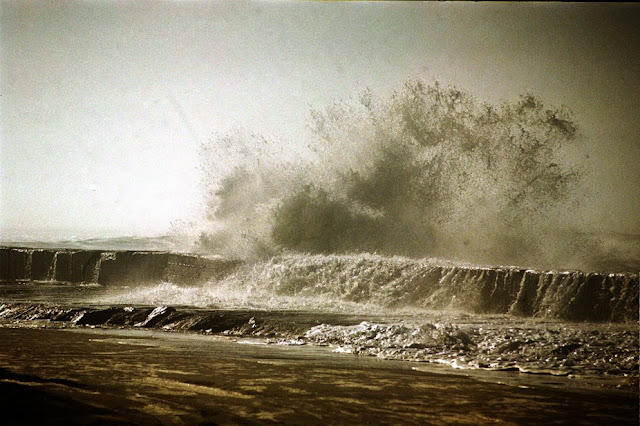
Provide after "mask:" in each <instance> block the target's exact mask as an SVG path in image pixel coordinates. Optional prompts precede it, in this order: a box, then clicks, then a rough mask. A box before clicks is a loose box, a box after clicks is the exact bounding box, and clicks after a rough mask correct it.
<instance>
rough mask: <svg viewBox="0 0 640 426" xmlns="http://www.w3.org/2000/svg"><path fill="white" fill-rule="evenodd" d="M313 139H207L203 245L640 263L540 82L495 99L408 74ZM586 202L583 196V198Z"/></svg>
mask: <svg viewBox="0 0 640 426" xmlns="http://www.w3.org/2000/svg"><path fill="white" fill-rule="evenodd" d="M311 118H312V120H311V122H310V126H309V127H310V129H311V131H312V133H311V134H310V135H306V136H305V141H306V145H308V147H309V150H308V151H307V152H305V153H300V152H298V151H299V150H298V151H296V152H293V151H288V150H287V148H286V147H287V146H293V145H295V146H298V145H300V144H293V145H289V144H283V143H280V142H279V141H277V140H275V139H270V138H268V137H262V136H260V135H256V134H252V133H249V132H241V131H238V132H235V133H233V134H229V135H219V136H217V137H215V138H213V139H211V140H210V141H209V142H208V143H206V144H205V145H204V146H203V148H202V150H201V154H202V155H201V157H202V167H203V172H204V175H205V180H204V188H205V190H206V200H207V220H208V224H209V225H208V228H207V229H205V231H204V232H203V233H202V235H201V237H200V240H199V243H200V246H199V247H200V249H201V250H204V251H211V252H214V253H220V254H226V255H230V256H232V257H240V258H245V259H261V258H262V259H264V258H268V257H271V256H273V255H276V254H279V253H282V252H283V251H286V250H293V251H298V252H306V253H323V254H329V253H353V252H377V253H381V254H385V255H404V256H411V257H425V256H428V257H433V256H436V257H441V258H455V259H462V260H464V261H469V262H474V263H484V264H521V265H524V266H526V267H535V268H539V269H557V268H575V269H583V270H589V269H596V268H597V269H609V270H610V271H611V270H612V269H615V271H620V272H630V271H634V272H636V271H637V269H639V267H640V258H639V257H638V255H637V252H633V251H627V252H624V253H622V252H620V253H613V252H612V251H610V250H609V251H607V249H605V246H604V243H603V241H602V240H601V238H600V237H599V236H596V235H595V234H594V233H593V232H589V230H588V229H589V228H588V227H586V225H585V224H584V223H583V222H582V219H581V217H580V214H579V211H580V208H579V205H580V204H581V203H583V202H584V201H585V200H582V199H581V192H580V191H579V188H580V187H579V184H580V181H581V177H582V176H583V174H584V173H586V171H585V170H584V168H583V167H582V166H581V164H582V160H583V157H580V155H578V154H576V153H580V152H581V149H580V146H581V145H580V141H581V138H582V136H581V134H580V132H579V128H578V125H577V123H576V122H575V120H574V118H573V116H572V114H571V113H570V112H569V111H568V110H566V108H563V107H561V108H555V107H549V106H547V105H545V104H544V103H543V101H542V100H540V99H539V98H537V97H535V96H533V95H530V94H527V95H523V96H521V97H520V98H519V99H517V100H515V101H510V102H504V103H502V104H500V105H491V104H488V103H485V102H482V101H480V100H478V99H476V98H474V97H473V96H472V95H471V94H470V93H468V92H465V91H464V90H460V89H458V88H455V87H443V86H441V85H439V84H438V83H434V84H426V83H425V82H423V81H421V80H409V81H407V82H406V83H405V84H404V86H402V87H401V88H399V89H398V90H396V91H395V92H394V93H393V94H392V95H391V96H390V97H387V98H384V97H383V98H377V97H376V96H374V95H373V94H372V93H371V91H369V90H365V91H364V92H363V93H362V94H361V96H359V98H358V99H355V100H345V101H336V102H335V103H334V104H332V105H330V106H328V107H327V108H326V109H324V110H316V111H313V112H312V114H311ZM583 205H584V204H583Z"/></svg>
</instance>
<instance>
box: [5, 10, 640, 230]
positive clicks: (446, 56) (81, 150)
mask: <svg viewBox="0 0 640 426" xmlns="http://www.w3.org/2000/svg"><path fill="white" fill-rule="evenodd" d="M0 5H1V8H0V34H1V39H0V43H1V45H0V55H1V56H0V240H2V239H7V238H11V239H16V238H18V239H19V238H24V239H32V238H71V237H78V236H83V237H106V236H122V235H159V234H163V233H166V232H169V231H170V230H171V229H173V228H174V227H175V224H176V223H181V222H184V221H186V222H189V221H190V220H191V219H193V218H194V217H196V216H197V215H198V212H199V211H200V209H201V207H200V205H201V201H202V187H201V185H200V181H201V175H200V169H199V167H200V162H199V158H198V148H199V146H201V145H202V144H203V143H205V142H207V141H210V140H212V139H213V140H215V137H216V135H220V134H225V133H227V132H231V131H234V130H235V129H245V130H247V131H249V132H256V133H261V134H264V135H269V136H271V135H275V136H274V137H276V138H278V140H281V141H283V142H282V143H283V144H284V145H285V146H289V147H290V148H291V149H292V150H293V149H295V148H296V146H299V145H301V144H304V141H305V138H306V137H307V132H308V128H307V127H308V126H307V125H308V123H309V111H310V110H311V109H322V108H323V107H325V106H327V105H329V104H330V103H331V102H332V101H334V100H336V99H345V98H348V97H350V96H354V95H357V94H358V93H359V92H361V91H362V90H364V89H365V88H367V87H368V88H370V89H371V90H372V91H373V92H374V93H379V94H385V93H386V94H388V93H391V92H392V91H393V90H394V89H395V88H399V87H400V86H401V85H402V82H403V81H404V80H405V79H407V78H423V79H425V80H427V81H433V80H438V81H440V82H441V83H443V84H451V85H455V86H457V87H460V88H462V89H465V90H467V91H469V92H471V93H472V94H473V95H475V96H476V97H477V98H478V99H481V100H487V101H490V102H500V101H502V100H513V99H515V98H517V96H519V95H521V94H524V93H527V92H531V93H534V94H536V95H538V96H539V97H540V98H542V99H543V100H544V101H546V102H547V103H549V104H551V105H556V106H560V105H565V106H567V107H568V108H569V109H571V110H572V111H573V112H574V115H575V119H576V122H577V123H578V125H579V126H580V128H581V129H582V134H583V135H584V146H583V148H582V150H583V154H584V159H585V160H584V161H585V165H586V169H587V171H588V175H587V178H586V182H585V186H584V188H583V189H582V190H583V191H585V194H586V199H587V200H588V202H587V203H586V209H587V216H588V219H589V221H590V223H592V226H593V227H594V229H596V230H604V231H618V232H633V233H640V166H639V164H640V140H639V135H640V114H639V112H640V72H638V70H640V52H639V50H640V25H638V22H640V7H639V6H637V5H635V4H614V5H612V4H571V3H552V4H549V3H533V4H531V3H529V4H525V3H508V4H504V3H488V4H485V3H442V2H435V3H395V2H371V3H360V2H356V3H351V2H335V3H334V2H327V3H325V2H271V1H258V2H223V1H209V2H197V1H176V2H153V1H151V2H127V1H117V2H109V1H47V2H44V1H42V2H40V1H19V0H18V1H13V0H12V1H2V2H1V3H0ZM223 168H224V167H223V165H221V169H223Z"/></svg>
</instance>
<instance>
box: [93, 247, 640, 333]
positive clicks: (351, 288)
mask: <svg viewBox="0 0 640 426" xmlns="http://www.w3.org/2000/svg"><path fill="white" fill-rule="evenodd" d="M638 292H639V288H638V274H606V273H584V272H580V271H537V270H532V269H523V268H518V267H483V266H477V265H472V264H463V263H454V262H447V261H443V260H439V259H421V260H417V259H411V258H405V257H399V256H395V257H384V256H380V255H372V254H358V255H300V254H289V255H283V256H277V257H273V258H271V259H269V260H267V261H259V262H253V263H247V264H244V265H238V266H237V267H236V268H235V269H234V270H233V271H231V272H229V273H228V274H227V275H225V276H223V277H220V278H218V279H212V280H211V281H210V282H208V283H206V284H203V285H198V286H189V287H181V286H177V285H175V284H171V283H162V284H159V285H155V286H135V287H130V288H126V289H122V290H117V291H114V292H111V293H109V294H107V296H106V299H103V300H101V301H100V302H101V303H106V304H115V303H117V304H127V303H133V304H144V303H153V304H171V305H184V306H198V307H208V308H243V309H244V308H250V309H264V310H305V311H322V312H337V313H349V312H354V313H355V312H359V313H378V314H392V313H415V312H433V311H449V312H467V313H475V314H509V315H512V316H514V317H536V318H557V319H565V320H572V321H613V322H625V321H636V320H637V313H638Z"/></svg>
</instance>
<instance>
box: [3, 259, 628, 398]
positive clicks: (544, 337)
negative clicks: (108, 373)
mask: <svg viewBox="0 0 640 426" xmlns="http://www.w3.org/2000/svg"><path fill="white" fill-rule="evenodd" d="M5 250H6V249H5ZM70 250H71V251H70ZM36 252H37V250H36V251H34V250H33V249H22V250H21V251H19V254H20V255H22V254H24V256H22V257H19V259H22V260H21V262H22V263H21V264H20V266H21V268H22V269H21V270H20V271H21V272H20V271H17V272H16V270H15V269H16V268H15V265H13V266H11V265H10V262H9V261H8V263H7V262H5V263H4V264H3V268H5V270H7V271H9V272H11V271H13V272H11V273H14V274H19V273H22V278H20V279H15V277H14V279H5V280H4V281H3V282H2V284H0V324H2V326H4V327H33V326H37V327H42V326H44V327H96V326H98V327H114V328H127V329H132V330H135V329H158V330H164V331H168V332H190V333H201V334H211V335H224V336H231V337H233V338H236V339H258V340H257V342H259V343H260V344H280V345H318V346H328V347H330V348H331V349H332V350H334V351H336V352H340V353H344V354H345V356H353V355H357V356H375V357H379V358H385V359H395V360H402V361H407V362H413V363H415V365H416V366H418V367H419V368H420V366H446V367H448V368H453V369H457V370H467V371H488V372H496V374H497V373H498V372H517V373H519V374H523V373H526V374H537V375H543V376H549V377H551V376H554V377H564V378H565V379H566V380H572V379H577V380H595V379H598V380H605V381H608V383H609V384H611V385H615V386H627V387H629V386H631V387H633V386H635V384H637V380H638V368H639V363H638V355H639V347H640V344H639V341H638V318H637V315H638V274H637V273H635V274H634V273H615V274H607V273H584V272H580V271H537V270H529V269H522V268H517V267H488V266H478V265H470V264H464V263H459V262H449V261H444V260H441V259H410V258H404V257H385V256H379V255H372V254H357V255H302V254H290V255H280V256H276V257H272V258H269V259H267V260H262V261H255V262H252V263H241V262H239V263H237V264H233V267H227V268H226V269H224V270H221V272H220V273H218V274H212V273H210V274H209V275H210V276H208V277H205V276H199V277H196V278H193V277H191V278H190V279H189V280H185V279H184V276H180V275H176V274H174V275H171V274H167V272H166V271H167V269H164V270H163V271H164V274H165V275H164V278H165V279H157V277H156V278H154V277H151V278H149V276H146V278H147V279H145V280H138V281H136V279H124V278H123V279H122V281H114V280H113V279H112V280H110V281H109V282H108V284H105V283H101V278H100V277H101V276H102V275H101V273H106V272H107V271H108V270H109V269H108V268H112V269H113V268H114V266H109V265H116V266H117V265H120V266H118V267H119V268H125V266H122V265H129V266H126V267H130V264H126V263H120V264H118V263H109V262H115V261H116V260H117V259H118V258H119V256H124V254H123V253H130V252H124V251H114V252H108V254H107V255H105V253H104V252H101V253H99V256H98V257H97V259H99V260H100V262H98V263H86V265H90V266H86V265H85V266H86V269H87V270H86V271H81V272H83V275H82V274H81V276H82V277H89V278H86V279H82V280H80V282H73V280H68V281H59V280H56V279H55V277H57V276H58V277H59V276H61V275H60V271H56V270H55V269H56V268H61V267H62V265H63V264H64V262H63V261H62V259H65V257H64V256H67V257H68V258H69V259H74V256H76V257H77V258H80V257H82V258H83V259H85V258H86V259H89V258H91V257H90V256H89V255H88V254H87V253H88V252H87V250H86V249H66V250H62V251H59V252H55V253H54V254H53V256H50V257H47V256H45V255H44V254H42V253H44V252H42V253H40V255H39V256H36V257H34V256H35V255H34V254H33V253H36ZM29 253H31V255H29ZM63 254H64V256H63ZM136 255H137V256H139V257H140V258H145V259H146V258H147V257H148V259H151V260H149V261H148V262H147V263H144V264H145V265H147V266H146V267H147V269H148V270H152V269H153V268H156V267H157V266H158V265H156V264H154V263H153V262H158V260H157V259H165V258H164V257H159V256H161V255H162V256H164V254H162V253H153V255H151V254H149V255H147V254H145V252H137V254H136ZM145 256H147V257H145ZM14 257H15V256H14ZM94 257H95V256H94ZM134 257H135V256H134ZM134 257H130V258H131V259H133V258H134ZM194 258H195V257H194ZM7 259H10V258H9V257H8V258H7ZM11 259H13V258H11ZM16 259H18V257H16ZM34 259H46V260H47V262H50V264H48V268H49V270H47V271H46V277H49V279H44V280H42V279H39V280H34V279H32V278H33V277H35V275H36V273H37V270H38V268H39V269H40V270H42V271H44V270H45V269H47V268H46V267H47V265H44V266H43V265H37V264H36V261H35V260H34ZM127 259H129V258H127ZM178 259H183V260H178V261H175V262H177V263H175V265H180V262H184V261H185V260H184V259H192V258H187V257H179V258H178ZM14 260H15V259H14ZM85 262H89V261H85ZM149 262H151V263H149ZM69 265H71V266H68V267H69V268H71V269H70V272H69V273H68V274H67V276H69V277H73V276H75V275H74V273H75V272H74V271H75V270H74V269H73V268H74V267H73V262H71V263H69ZM149 265H151V266H149ZM171 265H172V264H169V266H167V267H166V268H170V267H171ZM216 265H217V264H216ZM161 266H162V265H161ZM174 267H176V266H174ZM189 267H191V268H197V265H196V266H194V265H189ZM216 267H217V266H216ZM101 268H102V269H104V271H101V270H100V269H101ZM149 268H152V269H149ZM156 269H157V268H156ZM153 270H155V269H153ZM44 273H45V272H42V274H44ZM119 273H121V274H120V275H115V276H119V277H124V276H126V271H119ZM122 274H124V275H122ZM171 277H174V278H175V279H173V280H171V279H167V278H171ZM94 278H95V279H94ZM178 278H180V279H178ZM76 281H77V280H76ZM92 281H94V282H92Z"/></svg>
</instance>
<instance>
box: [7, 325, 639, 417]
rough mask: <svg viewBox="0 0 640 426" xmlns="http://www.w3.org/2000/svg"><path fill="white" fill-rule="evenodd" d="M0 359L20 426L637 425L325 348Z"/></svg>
mask: <svg viewBox="0 0 640 426" xmlns="http://www.w3.org/2000/svg"><path fill="white" fill-rule="evenodd" d="M0 354H1V355H0V390H1V391H2V394H3V395H5V396H6V395H9V396H11V395H13V397H11V398H9V399H8V400H7V399H6V398H5V399H4V402H3V405H4V407H3V408H4V410H5V416H7V417H6V418H14V419H22V420H38V416H39V415H43V416H44V417H42V418H41V419H40V420H44V419H47V421H51V422H53V423H55V422H56V421H59V422H60V423H62V422H65V423H80V422H82V423H86V421H87V419H94V420H100V421H107V422H109V423H114V424H125V423H129V424H192V423H202V422H214V423H221V424H237V423H244V424H247V423H248V424H264V423H273V422H284V423H287V424H320V423H366V422H369V423H376V424H380V423H382V424H384V423H387V424H390V423H404V424H420V423H421V424H424V423H438V424H443V423H444V424H446V423H455V424H483V423H498V424H541V423H551V422H553V423H557V422H561V423H569V422H571V423H581V424H613V423H615V424H637V421H638V394H637V393H636V394H634V393H621V392H607V391H601V390H594V389H592V390H578V389H573V390H571V389H553V388H552V387H538V386H536V385H532V386H526V385H523V384H517V383H514V384H498V383H491V382H487V381H480V380H478V379H476V378H473V377H469V376H467V375H463V374H448V373H444V372H442V373H440V372H438V373H435V372H430V371H423V370H422V369H415V368H412V367H416V365H415V364H413V365H411V363H406V362H402V361H388V360H380V359H376V358H371V357H357V356H345V355H342V354H335V353H332V352H331V351H329V350H327V348H317V347H309V346H304V347H295V346H280V345H250V344H239V343H238V342H234V341H231V340H230V339H229V338H222V337H213V336H203V335H196V334H183V333H165V332H158V331H143V330H118V329H111V330H109V329H100V328H94V329H65V330H55V329H33V328H0ZM8 392H9V393H8ZM16 395H22V396H20V398H19V401H18V402H19V403H17V404H13V405H12V404H10V402H11V401H12V400H14V402H15V401H16V400H17V398H18V397H17V396H16ZM43 398H44V399H43ZM20 401H22V402H20ZM25 408H26V411H24V409H25ZM38 413H39V414H38ZM10 415H15V416H17V417H11V416H10ZM34 416H35V417H34Z"/></svg>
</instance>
